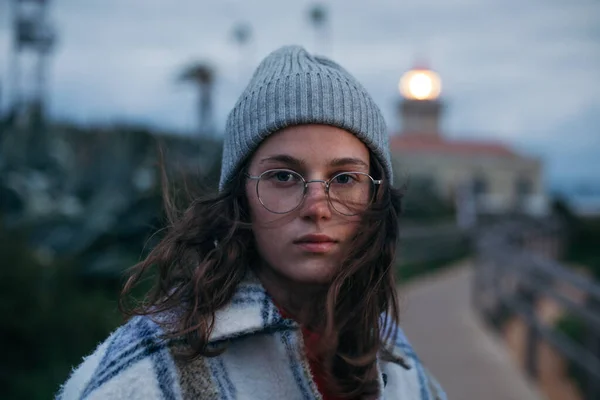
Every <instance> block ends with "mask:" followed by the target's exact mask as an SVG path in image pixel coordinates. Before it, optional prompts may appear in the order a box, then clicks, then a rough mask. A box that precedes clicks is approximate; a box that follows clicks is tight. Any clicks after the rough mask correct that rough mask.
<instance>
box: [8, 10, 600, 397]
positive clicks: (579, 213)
mask: <svg viewBox="0 0 600 400" xmlns="http://www.w3.org/2000/svg"><path fill="white" fill-rule="evenodd" d="M285 44H301V45H303V46H305V47H306V48H307V49H308V50H309V51H312V52H316V53H320V54H324V55H327V56H329V57H332V58H333V59H335V60H336V61H338V62H339V63H341V64H342V65H343V66H344V67H346V68H347V69H348V70H349V71H350V72H351V73H352V74H354V75H355V76H356V77H357V78H358V79H359V80H360V81H361V82H362V83H363V84H364V86H365V87H366V88H367V90H368V91H369V92H370V93H371V94H372V95H373V97H374V99H375V101H376V102H377V103H378V105H379V106H380V107H381V109H382V111H383V112H384V115H385V117H386V119H387V121H388V125H389V133H390V145H391V149H392V154H393V159H394V168H395V170H396V173H395V175H396V176H397V181H396V182H395V183H396V185H398V186H401V187H404V189H405V191H406V197H405V211H404V219H403V224H402V231H401V236H402V241H401V243H400V245H399V246H400V253H399V259H398V265H397V267H398V270H397V271H398V279H399V285H400V286H399V290H400V293H401V297H402V298H403V310H405V315H406V318H404V325H403V327H404V329H405V330H407V332H408V333H409V338H412V340H413V341H414V345H415V347H416V349H417V353H419V354H420V355H421V357H422V358H423V359H424V361H425V362H426V364H427V365H428V366H430V369H431V370H432V371H433V373H434V375H436V376H437V377H438V378H439V380H440V381H441V383H442V384H443V385H444V386H445V387H446V388H447V391H448V394H449V395H450V398H457V399H458V398H465V399H470V398H473V399H475V398H498V399H512V398H515V399H525V398H548V399H592V398H594V399H598V398H600V384H599V383H598V382H600V307H599V304H600V285H599V283H598V280H599V279H600V157H598V154H600V132H599V129H600V4H599V3H598V2H597V1H595V0H574V1H570V2H557V1H542V0H531V1H527V2H522V1H516V0H508V1H504V2H494V1H490V0H485V1H475V0H426V1H422V0H421V1H414V0H407V1H402V2H397V1H388V0H373V1H370V2H363V1H356V0H344V1H342V0H328V1H320V2H315V1H308V0H307V1H304V0H300V1H294V2H282V1H275V0H255V1H252V2H242V1H239V0H238V1H235V0H227V1H225V0H222V1H208V0H204V1H187V0H186V1H178V2H177V4H176V5H175V3H174V2H167V1H165V0H162V1H161V0H128V1H120V0H103V1H100V0H87V1H85V2H82V1H74V0H0V260H1V261H0V298H1V301H0V310H1V311H2V312H1V314H2V316H3V318H2V325H1V327H0V343H2V344H1V348H2V350H1V354H2V357H1V361H0V397H1V398H10V399H21V398H22V399H44V398H49V397H52V395H53V394H54V393H55V392H56V391H57V390H58V388H59V385H60V384H61V383H62V382H64V381H65V379H66V378H67V377H68V374H69V372H70V370H71V367H73V366H74V365H77V364H79V363H80V362H81V358H82V356H84V355H86V354H88V353H90V352H91V351H93V350H94V348H95V346H96V345H97V344H98V343H99V342H100V341H101V340H103V339H104V338H105V337H106V336H107V335H108V334H109V333H110V332H111V331H112V330H113V329H114V328H115V327H116V326H118V325H119V324H120V323H122V319H121V317H120V316H119V314H118V312H117V309H116V299H117V294H118V291H119V285H120V284H121V283H122V278H123V272H124V271H125V269H126V268H128V267H130V266H131V265H133V264H135V263H136V262H137V261H139V260H140V259H141V258H143V256H144V255H145V254H146V253H147V252H148V249H150V248H152V246H153V244H154V243H156V241H157V240H158V239H159V238H160V234H157V231H158V230H159V229H160V228H161V227H162V224H163V222H164V217H163V211H162V203H161V195H160V174H159V172H158V170H157V164H158V163H157V162H158V154H159V152H158V150H157V149H158V148H161V149H163V151H164V153H165V157H166V163H167V168H168V171H169V173H170V175H171V176H172V187H173V188H174V189H175V190H179V188H182V187H183V183H182V182H183V180H184V178H185V179H186V180H187V181H188V182H192V183H193V186H196V184H202V185H201V186H200V187H201V188H202V190H203V191H209V190H214V188H215V186H216V183H217V181H218V177H219V169H220V156H221V141H222V134H223V129H224V126H225V119H226V116H227V113H228V112H229V110H230V109H231V108H232V107H233V105H234V103H235V101H236V100H237V97H238V96H239V95H240V93H241V92H242V90H243V88H244V86H245V84H246V83H247V82H248V80H249V79H250V77H251V75H252V72H253V70H254V68H255V67H256V66H257V64H258V62H259V61H260V60H261V59H262V58H263V57H264V56H266V55H267V54H268V53H269V52H270V51H272V50H274V49H275V48H277V47H279V46H281V45H285ZM401 319H402V316H401ZM452 337H454V339H451V338H452ZM491 393H493V395H494V396H497V397H491V396H492V394H491Z"/></svg>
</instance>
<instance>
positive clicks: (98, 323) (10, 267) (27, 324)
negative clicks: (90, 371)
mask: <svg viewBox="0 0 600 400" xmlns="http://www.w3.org/2000/svg"><path fill="white" fill-rule="evenodd" d="M0 229H1V228H0ZM0 257H1V259H2V267H1V269H0V293H1V296H2V298H1V301H0V304H1V305H0V312H1V315H2V316H3V322H2V328H1V329H0V340H2V343H4V345H5V346H4V350H3V352H2V353H3V354H2V359H1V361H0V363H1V364H0V368H1V371H2V372H1V374H0V387H1V388H2V389H1V390H2V391H3V393H2V395H0V397H1V398H10V399H21V398H23V399H48V398H52V396H53V395H54V394H55V393H56V391H57V390H58V388H59V385H60V384H61V383H63V382H64V381H65V380H66V379H67V377H68V375H69V373H70V371H71V368H72V367H73V366H76V365H78V364H79V363H80V362H81V361H82V356H84V355H86V354H89V353H91V352H92V351H93V350H94V349H95V347H96V345H97V344H98V343H99V342H101V341H102V340H104V339H105V338H106V337H107V335H108V334H109V333H110V332H111V331H112V330H113V329H114V328H115V327H116V326H117V325H119V324H120V323H121V322H122V321H121V318H120V316H119V313H118V311H117V306H116V298H117V290H118V282H115V281H98V280H96V281H91V280H86V279H83V278H81V277H80V276H79V274H78V268H77V265H76V263H75V262H66V261H63V262H57V263H52V264H51V265H44V264H42V263H41V262H40V261H39V260H38V259H37V257H35V255H34V254H32V251H31V250H30V249H29V248H28V247H27V246H26V245H25V240H24V238H23V237H22V236H20V235H18V234H15V233H14V232H5V231H1V230H0Z"/></svg>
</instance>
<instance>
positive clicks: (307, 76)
mask: <svg viewBox="0 0 600 400" xmlns="http://www.w3.org/2000/svg"><path fill="white" fill-rule="evenodd" d="M301 124H324V125H331V126H336V127H338V128H341V129H344V130H346V131H348V132H351V133H353V134H354V135H356V137H358V138H359V139H361V140H362V141H363V142H364V143H365V144H366V145H367V146H368V147H369V149H371V151H372V152H373V153H374V154H375V156H376V157H377V158H378V159H379V161H380V162H381V163H382V165H383V166H384V169H385V174H386V179H388V180H389V181H390V182H391V181H392V164H391V159H390V150H389V138H388V132H387V127H386V124H385V120H384V119H383V115H382V114H381V111H380V110H379V108H378V107H377V105H376V104H375V102H374V101H373V99H372V98H371V96H369V94H368V93H367V91H366V90H365V89H364V88H363V86H362V85H361V84H360V83H359V82H358V81H357V80H356V79H355V78H354V77H353V76H351V75H350V74H349V73H348V72H347V71H346V70H345V69H343V68H342V67H341V66H339V65H338V64H337V63H335V62H333V61H331V60H329V59H327V58H324V57H319V56H313V55H311V54H309V53H308V52H307V51H306V50H305V49H304V48H302V47H300V46H286V47H282V48H280V49H278V50H275V51H274V52H272V53H271V54H269V55H268V56H267V57H266V58H265V59H264V60H263V61H262V62H261V63H260V65H259V66H258V68H257V69H256V71H255V72H254V75H253V76H252V79H251V80H250V83H249V84H248V86H247V87H246V89H245V90H244V92H243V93H242V95H241V97H240V99H239V100H238V101H237V103H236V105H235V106H234V107H233V110H232V111H231V113H230V114H229V117H228V118H227V126H226V128H225V142H224V145H223V161H222V164H221V179H220V181H219V189H220V190H222V189H223V188H224V187H225V185H226V184H227V182H228V181H229V180H231V179H232V178H233V177H234V175H235V174H236V173H237V172H238V169H239V167H240V165H242V163H243V162H244V161H245V160H246V159H247V158H248V157H250V156H251V155H252V153H253V152H254V151H255V150H256V148H257V147H258V146H259V144H260V143H261V142H262V141H263V140H264V139H265V138H267V137H268V136H269V135H271V134H272V133H275V132H277V131H279V130H281V129H283V128H285V127H288V126H293V125H301Z"/></svg>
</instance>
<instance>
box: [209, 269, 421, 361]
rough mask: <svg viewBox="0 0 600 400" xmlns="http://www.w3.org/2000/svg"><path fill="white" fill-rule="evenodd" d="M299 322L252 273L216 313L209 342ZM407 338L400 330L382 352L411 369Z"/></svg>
mask: <svg viewBox="0 0 600 400" xmlns="http://www.w3.org/2000/svg"><path fill="white" fill-rule="evenodd" d="M384 319H388V321H387V324H386V326H392V324H393V322H392V321H391V320H389V316H387V315H385V314H384V315H382V323H383V322H384V321H383V320H384ZM298 328H299V325H298V324H297V323H296V322H295V321H294V320H292V319H289V318H284V317H283V316H282V315H281V313H280V312H279V309H278V308H277V307H276V306H275V303H274V302H273V300H272V298H271V296H270V295H269V294H268V293H267V291H266V290H265V289H264V287H263V286H262V284H261V283H260V281H259V280H258V278H256V277H255V276H253V275H251V274H249V275H248V277H247V278H246V279H245V280H244V281H242V283H241V284H240V285H239V286H238V288H237V290H236V292H235V294H234V296H233V298H232V300H231V301H230V302H229V304H228V305H227V306H225V307H224V308H222V309H220V310H218V311H217V312H216V313H215V322H214V328H213V331H212V334H211V336H210V339H209V342H210V343H211V344H218V343H220V342H224V341H227V340H231V339H236V338H241V337H244V336H248V335H253V334H266V333H271V332H276V331H283V330H297V329H298ZM406 343H407V341H406V339H405V338H404V335H403V333H402V332H401V331H399V332H397V334H396V337H395V338H394V340H393V343H390V345H391V346H392V347H391V348H388V349H386V350H385V351H383V352H382V358H383V359H389V357H390V356H391V357H392V358H393V359H395V360H396V361H397V362H399V363H400V364H401V365H403V366H404V367H405V368H407V369H410V368H412V364H413V358H412V357H408V356H407V354H406V352H405V351H404V349H405V347H406Z"/></svg>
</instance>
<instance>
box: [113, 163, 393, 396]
mask: <svg viewBox="0 0 600 400" xmlns="http://www.w3.org/2000/svg"><path fill="white" fill-rule="evenodd" d="M371 160H372V161H371V164H372V165H371V174H372V175H373V176H375V177H382V176H383V175H384V173H383V167H382V165H381V164H380V163H379V161H378V160H377V158H376V157H374V156H373V155H372V154H371ZM243 170H245V166H243V167H242V168H241V169H240V171H243ZM163 178H166V174H165V173H164V169H163ZM166 187H167V185H166V179H164V180H163V197H164V204H165V208H166V213H167V217H168V225H167V228H166V229H165V233H164V236H163V238H162V239H161V240H160V242H159V243H158V244H157V245H156V247H154V249H153V250H152V251H151V252H150V253H149V255H148V256H147V257H146V258H145V259H144V260H143V261H141V262H140V263H138V264H137V265H135V266H133V267H132V269H131V274H130V276H129V278H128V279H127V281H126V283H125V285H124V287H123V290H122V293H121V298H120V301H119V307H120V309H121V311H122V312H123V313H124V314H125V315H126V316H127V317H131V316H134V315H156V314H160V313H163V312H171V311H173V310H179V313H178V314H177V315H178V316H179V317H178V318H177V321H176V322H175V324H174V325H170V327H169V332H170V334H169V336H170V337H174V338H175V337H176V338H179V339H181V340H183V341H184V342H185V343H186V345H187V346H186V347H187V348H188V349H189V351H188V352H186V353H185V354H179V355H178V356H181V357H185V358H187V359H193V358H196V357H200V356H204V357H211V356H214V355H216V354H219V353H220V352H221V351H223V349H220V350H218V351H216V350H214V349H211V348H210V347H209V346H208V341H209V337H210V334H211V332H212V328H213V324H214V319H215V312H216V311H217V310H219V309H220V308H222V307H224V306H225V305H227V304H228V302H229V301H230V300H231V298H232V296H233V295H234V293H235V291H236V288H237V286H238V284H239V283H240V282H241V281H242V279H243V278H244V276H245V274H246V272H247V269H248V268H252V267H253V265H256V264H255V263H256V261H257V257H258V255H257V251H256V248H255V244H254V240H253V235H252V230H251V228H252V224H251V221H250V216H249V215H250V214H249V206H248V201H247V198H246V193H245V178H244V174H243V173H238V174H237V175H236V178H235V179H234V180H233V181H232V182H231V183H230V184H229V185H228V186H227V187H226V188H224V190H222V191H221V192H218V193H214V194H212V195H209V196H204V197H202V198H196V199H193V200H192V201H191V204H190V205H189V206H188V207H187V208H186V209H185V210H184V211H183V212H181V213H178V212H177V211H176V209H175V206H174V204H173V200H172V197H171V196H170V195H169V190H167V189H166ZM401 200H402V192H401V191H400V190H398V189H395V188H393V187H392V186H391V184H390V182H387V181H385V180H384V183H383V185H382V186H381V187H380V188H379V189H378V190H377V193H376V195H375V200H374V202H373V205H372V207H371V208H370V209H369V210H368V211H366V212H365V213H364V214H363V215H362V218H361V221H360V226H359V228H358V229H357V232H358V233H357V234H356V235H355V237H354V238H353V243H352V245H351V246H350V250H349V253H348V254H347V255H346V257H345V258H344V261H343V262H342V264H341V265H340V266H339V268H338V269H337V271H336V273H335V275H334V276H333V278H332V281H331V284H330V285H328V287H327V288H326V290H325V291H324V292H323V293H322V295H321V296H317V297H316V298H315V300H314V301H313V302H312V303H311V304H309V305H307V308H306V310H308V312H309V313H312V314H313V316H321V317H320V318H313V319H312V321H315V324H316V325H315V326H311V329H314V330H317V331H318V332H319V334H320V341H319V345H318V346H317V347H318V354H319V355H320V358H321V360H323V366H324V371H325V373H326V381H327V385H328V388H329V389H330V391H331V392H332V393H334V394H336V395H338V396H340V397H349V398H350V397H352V398H355V397H358V396H361V397H362V396H367V397H370V396H373V395H377V394H378V391H379V385H378V377H377V375H376V371H377V369H376V359H377V353H378V352H379V351H380V350H382V349H383V348H385V347H386V346H387V345H388V342H389V341H390V339H391V338H392V337H393V336H394V335H395V329H396V326H397V322H398V298H397V294H396V284H395V276H394V268H393V266H394V260H395V256H396V248H397V239H398V232H399V215H400V210H401ZM215 240H218V246H215ZM148 273H153V274H154V275H155V277H154V285H153V287H152V288H151V290H149V291H148V292H147V293H146V296H145V298H144V300H143V301H142V302H140V303H137V304H136V305H132V306H128V305H127V304H126V301H125V300H126V298H128V297H130V294H131V292H132V290H133V289H134V287H136V286H137V285H138V284H139V283H140V282H141V281H142V280H143V278H144V277H145V276H146V275H147V274H148ZM385 313H387V315H388V316H389V318H382V315H384V314H385Z"/></svg>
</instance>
